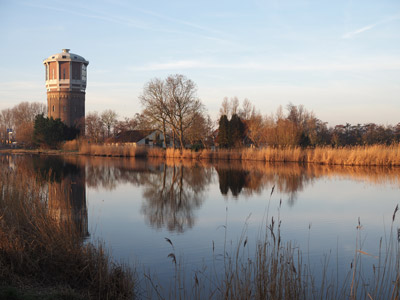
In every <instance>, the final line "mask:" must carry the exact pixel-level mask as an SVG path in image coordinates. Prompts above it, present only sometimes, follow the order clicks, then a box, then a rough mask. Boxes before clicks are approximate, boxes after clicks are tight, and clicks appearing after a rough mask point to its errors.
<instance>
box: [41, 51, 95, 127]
mask: <svg viewBox="0 0 400 300" xmlns="http://www.w3.org/2000/svg"><path fill="white" fill-rule="evenodd" d="M43 64H44V65H45V68H46V89H47V116H48V117H49V118H50V117H53V118H54V119H57V118H60V119H61V121H63V122H64V123H65V124H66V125H68V126H78V127H81V126H83V125H84V118H85V90H86V68H87V65H88V64H89V62H88V61H87V60H85V59H84V58H83V57H82V56H79V55H77V54H73V53H70V52H69V49H62V53H58V54H54V55H51V56H49V57H48V58H47V59H45V60H44V61H43Z"/></svg>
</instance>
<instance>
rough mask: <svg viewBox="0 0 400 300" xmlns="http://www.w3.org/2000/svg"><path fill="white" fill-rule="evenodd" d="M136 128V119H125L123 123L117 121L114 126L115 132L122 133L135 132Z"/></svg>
mask: <svg viewBox="0 0 400 300" xmlns="http://www.w3.org/2000/svg"><path fill="white" fill-rule="evenodd" d="M137 126H138V122H137V120H136V119H133V118H131V119H130V118H127V117H125V118H124V120H123V121H118V122H117V123H116V124H115V126H114V131H115V132H117V133H118V132H123V131H128V130H135V129H136V127H137Z"/></svg>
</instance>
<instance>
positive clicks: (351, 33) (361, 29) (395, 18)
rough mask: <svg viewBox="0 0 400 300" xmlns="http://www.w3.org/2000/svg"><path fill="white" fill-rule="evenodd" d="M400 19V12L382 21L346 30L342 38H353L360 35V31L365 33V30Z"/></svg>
mask: <svg viewBox="0 0 400 300" xmlns="http://www.w3.org/2000/svg"><path fill="white" fill-rule="evenodd" d="M399 19H400V14H397V15H393V16H390V17H387V18H385V19H383V20H381V21H378V22H376V23H373V24H370V25H367V26H364V27H361V28H359V29H356V30H353V31H349V32H346V33H345V34H343V35H342V39H351V38H353V37H355V36H356V35H358V34H360V33H363V32H365V31H368V30H371V29H372V28H375V27H376V26H378V25H381V24H384V23H389V22H392V21H396V20H399Z"/></svg>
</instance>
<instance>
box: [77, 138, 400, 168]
mask: <svg viewBox="0 0 400 300" xmlns="http://www.w3.org/2000/svg"><path fill="white" fill-rule="evenodd" d="M71 147H72V146H71ZM79 153H80V154H84V155H94V156H115V157H162V158H165V157H169V158H180V159H195V160H229V161H236V160H240V161H264V162H300V163H316V164H323V165H342V166H400V145H399V144H393V145H390V146H386V145H372V146H354V147H343V148H332V147H316V148H306V149H304V148H300V147H292V148H290V147H286V148H272V147H266V148H242V149H232V150H228V149H219V150H210V149H204V150H200V151H192V150H188V149H183V150H180V149H173V148H168V149H166V150H165V149H161V148H147V147H137V146H135V145H124V144H121V145H118V144H103V145H96V144H83V143H82V144H81V145H80V147H79Z"/></svg>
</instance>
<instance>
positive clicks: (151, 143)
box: [111, 129, 171, 148]
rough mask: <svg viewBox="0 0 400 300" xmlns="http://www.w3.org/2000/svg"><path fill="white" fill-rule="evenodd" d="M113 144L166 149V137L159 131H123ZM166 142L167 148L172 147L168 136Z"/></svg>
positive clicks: (113, 140)
mask: <svg viewBox="0 0 400 300" xmlns="http://www.w3.org/2000/svg"><path fill="white" fill-rule="evenodd" d="M111 142H113V143H118V144H134V145H137V146H148V147H163V148H165V144H164V135H163V133H162V132H161V131H160V130H157V129H148V130H127V131H122V132H120V133H118V134H117V135H116V136H115V138H113V139H112V141H111ZM166 142H167V146H171V144H170V143H171V142H170V138H169V136H167V141H166Z"/></svg>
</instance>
